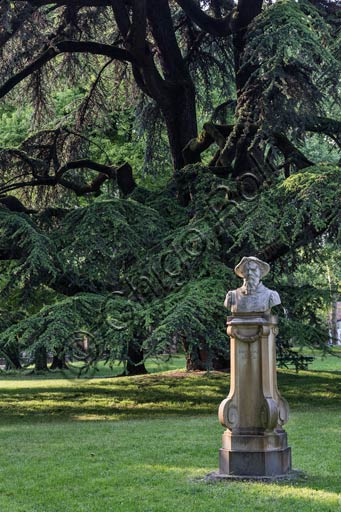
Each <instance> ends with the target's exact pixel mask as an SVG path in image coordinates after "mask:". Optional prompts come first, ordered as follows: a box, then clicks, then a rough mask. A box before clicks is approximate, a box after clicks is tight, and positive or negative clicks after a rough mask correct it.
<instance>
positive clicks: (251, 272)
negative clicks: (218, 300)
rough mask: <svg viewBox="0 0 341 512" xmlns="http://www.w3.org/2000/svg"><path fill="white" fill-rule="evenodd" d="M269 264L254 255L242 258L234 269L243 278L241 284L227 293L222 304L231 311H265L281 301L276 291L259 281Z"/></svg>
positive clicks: (266, 271)
mask: <svg viewBox="0 0 341 512" xmlns="http://www.w3.org/2000/svg"><path fill="white" fill-rule="evenodd" d="M269 270H270V266H269V265H268V263H266V262H265V261H262V260H260V259H258V258H256V257H255V256H248V257H244V258H242V260H241V261H240V263H238V265H237V266H236V268H235V269H234V271H235V273H236V274H237V276H239V277H242V278H243V279H244V282H243V285H242V286H241V287H240V288H237V289H236V290H231V291H229V292H228V293H227V295H226V299H225V302H224V306H225V307H226V308H228V309H230V311H232V313H265V312H267V311H270V309H271V308H272V307H273V306H277V305H278V304H280V303H281V299H280V298H279V295H278V293H277V292H275V291H273V290H269V288H266V286H264V285H263V283H262V282H261V279H262V277H264V276H266V274H267V273H268V272H269Z"/></svg>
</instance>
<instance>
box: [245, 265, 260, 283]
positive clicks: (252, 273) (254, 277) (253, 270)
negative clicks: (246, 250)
mask: <svg viewBox="0 0 341 512" xmlns="http://www.w3.org/2000/svg"><path fill="white" fill-rule="evenodd" d="M260 275H261V270H260V268H259V266H258V265H257V263H255V262H253V261H249V263H248V264H247V267H246V269H245V282H246V283H247V284H248V285H249V286H251V288H256V287H257V286H258V284H259V281H260Z"/></svg>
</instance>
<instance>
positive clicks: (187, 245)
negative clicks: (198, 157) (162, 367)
mask: <svg viewBox="0 0 341 512" xmlns="http://www.w3.org/2000/svg"><path fill="white" fill-rule="evenodd" d="M194 176H195V177H196V179H195V180H194V179H193V177H194ZM182 178H183V179H184V180H185V179H187V180H188V183H189V185H188V186H189V190H190V193H191V195H192V201H191V203H190V204H189V206H187V207H181V206H180V205H179V204H178V203H177V201H176V197H175V195H174V191H175V187H174V183H173V182H170V183H169V185H168V187H166V189H165V190H164V191H163V192H157V193H156V192H155V193H153V192H150V191H146V190H143V189H142V188H137V189H136V190H135V191H134V193H133V194H132V197H131V198H127V199H118V198H115V199H104V200H101V199H98V200H96V201H94V202H93V203H91V204H90V205H88V206H84V207H80V208H75V209H71V210H70V211H68V212H66V213H65V212H63V214H62V215H61V216H60V217H59V219H58V222H56V221H55V220H54V216H53V215H52V213H56V212H53V211H51V212H49V213H50V217H49V215H48V214H47V213H46V212H45V216H44V215H37V216H31V217H29V216H28V215H26V214H24V213H23V214H15V213H14V212H9V211H6V210H5V209H1V210H0V226H1V250H2V251H4V250H9V244H11V247H12V249H11V250H15V251H18V257H17V259H16V260H15V263H14V264H13V262H12V263H11V265H7V267H6V273H7V274H6V275H7V278H8V281H10V282H11V289H10V291H9V292H8V294H9V297H10V295H11V294H14V295H15V294H16V293H18V292H19V297H20V293H22V292H23V290H24V289H25V287H29V288H30V290H31V294H32V295H33V296H34V295H35V294H36V297H38V296H40V298H41V297H42V295H41V294H42V287H45V290H47V289H49V290H50V295H49V294H45V295H44V297H45V298H47V300H48V301H49V302H48V303H46V299H45V303H44V299H43V302H41V303H40V305H39V301H38V300H36V310H35V311H34V312H33V314H32V310H31V311H29V308H27V307H26V308H25V305H24V303H21V307H22V308H23V310H24V315H23V317H21V318H16V319H15V318H14V319H13V320H12V323H11V324H10V325H7V326H6V325H3V328H4V330H3V331H2V333H1V346H2V350H3V351H6V348H8V347H10V346H13V345H14V344H17V345H18V346H19V347H20V350H26V351H28V352H30V353H34V352H35V350H36V349H37V348H38V347H44V348H45V349H46V350H48V351H50V352H52V353H55V354H60V353H70V352H72V351H73V350H75V346H76V345H75V343H76V341H77V339H78V338H79V335H81V336H83V337H84V336H86V337H87V339H88V340H90V345H91V347H92V349H91V354H92V355H93V357H102V358H106V359H108V360H112V359H119V360H122V361H123V362H127V359H128V357H129V356H128V351H129V346H131V344H136V343H137V344H138V346H140V347H142V349H143V352H144V357H150V356H152V355H155V354H160V353H163V352H165V351H167V350H168V349H169V346H170V345H171V344H172V343H173V342H174V340H176V341H177V342H178V343H181V342H184V340H185V344H186V346H187V349H188V350H192V349H193V348H195V347H200V346H203V344H204V346H205V350H208V352H209V353H211V354H213V353H214V351H217V350H220V351H221V352H224V353H225V354H226V352H227V347H228V344H227V338H226V334H225V328H224V323H225V322H224V318H225V315H226V312H225V311H224V309H223V307H222V303H223V300H224V295H225V293H226V291H227V289H231V288H235V287H236V286H239V282H238V281H239V280H238V279H237V278H236V277H235V276H234V274H233V266H234V265H235V264H236V263H237V262H238V260H239V254H241V252H243V254H245V253H246V252H249V253H253V254H257V253H258V252H259V250H260V249H262V248H263V247H264V244H265V243H266V244H269V243H270V244H277V243H279V242H280V243H285V244H289V245H291V246H292V247H295V244H296V245H297V246H299V244H300V241H299V236H300V233H302V232H303V233H304V229H305V226H306V227H307V236H308V226H309V229H313V230H315V231H317V232H321V233H322V232H323V236H324V237H325V240H327V239H328V237H330V238H332V237H333V236H335V233H336V232H337V230H338V226H339V220H338V218H337V211H338V194H337V192H336V190H337V188H338V186H339V173H338V172H337V169H336V168H335V167H333V166H331V165H322V166H313V167H311V168H307V169H306V170H305V171H304V172H302V173H297V174H295V175H293V176H291V177H289V178H288V179H286V180H279V181H278V183H277V185H276V186H273V187H272V188H271V189H264V190H262V191H260V193H259V195H258V198H257V199H256V200H255V201H254V203H252V216H250V207H251V204H250V202H248V201H240V202H239V204H238V205H236V204H235V203H231V204H230V203H227V204H225V201H226V197H225V195H224V194H225V191H226V189H228V186H229V184H230V180H229V179H223V178H218V177H212V174H211V171H210V169H208V168H204V167H202V166H200V165H193V166H189V167H187V168H186V169H185V170H184V175H183V176H182ZM224 187H225V188H224ZM216 191H218V192H219V193H218V194H216ZM221 191H223V195H222V196H221V195H219V194H220V192H221ZM212 194H214V195H212ZM221 201H223V206H224V208H222V207H221V206H222V205H221V204H220V205H219V202H221ZM217 205H218V206H217ZM226 206H228V208H226ZM217 212H218V214H217ZM237 214H238V219H239V220H238V223H236V215H237ZM221 216H222V217H221ZM220 217H221V218H220ZM259 233H260V234H261V235H260V236H259ZM231 240H234V243H233V244H232V243H231ZM294 252H295V251H294V250H293V254H294ZM18 276H19V277H20V278H18ZM267 284H268V283H267ZM275 286H276V288H278V286H279V289H280V291H281V290H283V303H284V304H288V303H290V310H291V317H290V318H288V319H285V318H284V317H283V322H284V323H283V328H282V329H281V336H282V337H283V340H284V341H283V343H287V344H290V343H291V342H292V341H293V340H294V341H295V343H296V342H297V343H304V342H306V343H308V344H311V343H316V340H317V339H322V338H321V336H320V335H321V332H322V331H323V328H324V326H323V324H322V323H321V322H318V321H317V319H318V315H319V312H321V311H322V310H323V308H324V307H325V306H326V304H327V303H328V297H324V295H323V294H321V293H319V294H318V297H319V298H318V299H317V298H316V300H315V299H314V298H313V297H314V296H315V297H317V294H316V293H315V292H314V290H313V289H312V288H309V289H303V288H301V289H300V291H299V292H298V293H296V292H294V291H293V290H292V289H290V291H289V292H288V290H287V289H286V288H285V283H280V282H279V281H278V280H277V283H275ZM303 292H304V293H303ZM302 293H303V295H302ZM314 294H315V295H314ZM14 295H12V296H14ZM308 298H309V300H308ZM16 300H17V303H19V304H20V299H18V298H17V299H16ZM9 303H10V302H8V304H9ZM296 303H297V304H296ZM302 304H304V305H305V309H304V311H303V310H302V307H301V305H302ZM280 314H281V315H282V313H281V312H280ZM312 315H313V316H312ZM298 319H299V322H298ZM298 325H301V328H300V329H298V328H297V326H298ZM324 332H326V329H324ZM79 333H81V334H79ZM82 333H83V334H82ZM75 340H76V341H75ZM209 360H210V358H208V361H209ZM208 364H209V363H208Z"/></svg>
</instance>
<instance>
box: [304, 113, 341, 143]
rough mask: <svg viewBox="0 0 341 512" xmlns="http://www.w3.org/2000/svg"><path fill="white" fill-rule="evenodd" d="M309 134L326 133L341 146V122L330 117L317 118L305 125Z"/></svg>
mask: <svg viewBox="0 0 341 512" xmlns="http://www.w3.org/2000/svg"><path fill="white" fill-rule="evenodd" d="M305 129H306V130H307V131H308V132H315V133H325V134H326V135H329V136H330V137H331V138H332V139H333V140H335V141H336V142H337V143H338V144H341V121H337V120H336V119H330V118H328V117H316V118H314V119H312V120H310V121H308V122H307V123H306V124H305Z"/></svg>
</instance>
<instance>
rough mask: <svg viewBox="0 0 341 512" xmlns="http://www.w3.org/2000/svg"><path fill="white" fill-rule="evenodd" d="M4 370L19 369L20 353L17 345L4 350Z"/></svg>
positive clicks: (20, 367)
mask: <svg viewBox="0 0 341 512" xmlns="http://www.w3.org/2000/svg"><path fill="white" fill-rule="evenodd" d="M5 355H6V370H12V369H15V370H21V369H22V366H21V361H20V354H19V350H18V349H17V347H9V348H8V349H7V350H6V354H5Z"/></svg>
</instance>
